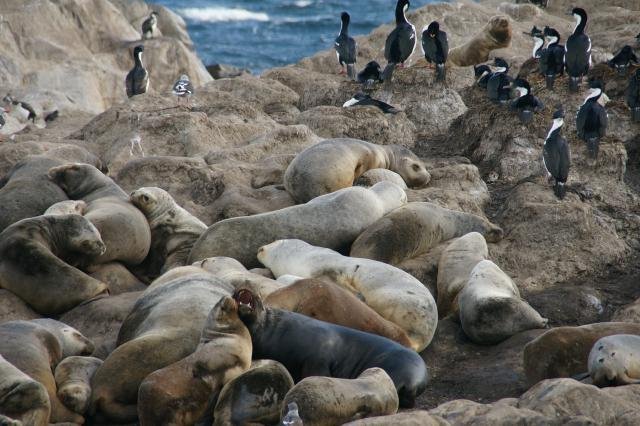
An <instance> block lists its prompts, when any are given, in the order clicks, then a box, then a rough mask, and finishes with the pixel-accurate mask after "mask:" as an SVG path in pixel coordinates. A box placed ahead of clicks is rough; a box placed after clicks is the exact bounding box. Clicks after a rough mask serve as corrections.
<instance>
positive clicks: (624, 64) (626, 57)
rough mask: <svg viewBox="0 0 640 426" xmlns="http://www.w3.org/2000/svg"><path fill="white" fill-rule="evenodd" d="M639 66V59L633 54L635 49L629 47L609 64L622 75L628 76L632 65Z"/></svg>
mask: <svg viewBox="0 0 640 426" xmlns="http://www.w3.org/2000/svg"><path fill="white" fill-rule="evenodd" d="M632 62H633V63H634V64H637V63H638V57H637V56H636V54H635V53H633V48H632V47H631V46H629V45H626V46H624V47H623V48H622V49H621V50H620V52H618V54H617V55H616V56H614V57H613V58H612V59H611V60H609V62H607V64H608V65H609V66H610V67H611V68H613V69H615V70H617V71H618V74H620V75H626V74H627V70H628V69H629V65H631V63H632Z"/></svg>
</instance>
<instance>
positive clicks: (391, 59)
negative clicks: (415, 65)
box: [382, 0, 416, 81]
mask: <svg viewBox="0 0 640 426" xmlns="http://www.w3.org/2000/svg"><path fill="white" fill-rule="evenodd" d="M407 9H409V0H398V3H397V4H396V27H395V28H394V30H393V31H391V34H389V35H388V36H387V40H386V42H385V44H384V58H385V59H386V60H387V66H386V67H385V68H384V71H383V72H382V79H383V80H384V81H390V80H391V77H392V76H393V70H394V69H395V67H396V65H400V66H404V62H405V61H406V60H407V59H409V56H411V54H412V53H413V51H414V49H415V48H416V27H414V26H413V24H412V23H411V22H409V21H408V20H407V17H406V16H405V12H406V11H407Z"/></svg>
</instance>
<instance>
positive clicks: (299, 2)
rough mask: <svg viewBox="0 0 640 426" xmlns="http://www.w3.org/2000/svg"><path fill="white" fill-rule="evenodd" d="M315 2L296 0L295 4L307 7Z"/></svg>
mask: <svg viewBox="0 0 640 426" xmlns="http://www.w3.org/2000/svg"><path fill="white" fill-rule="evenodd" d="M312 4H313V2H312V1H311V0H298V1H294V2H293V5H294V6H295V7H300V8H302V7H307V6H311V5H312Z"/></svg>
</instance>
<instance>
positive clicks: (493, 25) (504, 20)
mask: <svg viewBox="0 0 640 426" xmlns="http://www.w3.org/2000/svg"><path fill="white" fill-rule="evenodd" d="M485 31H486V33H487V34H488V35H489V36H490V37H491V39H492V40H493V41H494V42H495V45H494V46H492V48H493V49H499V48H502V47H508V46H509V44H510V43H511V35H512V28H511V21H510V20H509V17H508V16H505V15H497V16H493V17H492V18H491V19H489V22H488V23H487V26H486V27H485Z"/></svg>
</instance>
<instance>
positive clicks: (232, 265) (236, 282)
mask: <svg viewBox="0 0 640 426" xmlns="http://www.w3.org/2000/svg"><path fill="white" fill-rule="evenodd" d="M193 266H198V267H200V268H202V269H204V270H205V271H207V272H210V273H212V274H213V275H214V276H215V277H216V278H219V279H221V280H222V281H225V282H227V283H229V284H231V285H232V286H233V288H234V289H235V290H238V289H240V288H248V289H249V290H251V291H252V292H253V293H257V294H259V295H260V297H262V298H265V297H267V296H268V295H269V294H271V293H273V292H274V291H276V290H279V289H281V288H283V287H284V285H283V284H281V283H279V282H278V281H276V280H272V279H270V278H267V277H265V276H263V275H259V274H255V273H253V272H250V271H247V268H245V267H244V266H242V263H240V262H238V261H237V260H235V259H232V258H230V257H222V256H220V257H209V258H207V259H204V260H201V261H198V262H195V263H194V264H193Z"/></svg>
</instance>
